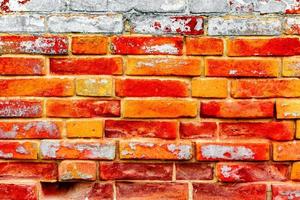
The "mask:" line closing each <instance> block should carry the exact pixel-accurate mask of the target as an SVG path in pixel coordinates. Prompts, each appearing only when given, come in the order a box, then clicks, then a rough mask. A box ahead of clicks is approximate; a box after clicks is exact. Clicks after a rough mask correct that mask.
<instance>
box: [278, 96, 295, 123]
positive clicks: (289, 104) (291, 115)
mask: <svg viewBox="0 0 300 200" xmlns="http://www.w3.org/2000/svg"><path fill="white" fill-rule="evenodd" d="M276 113H277V118H278V119H297V118H299V117H300V101H299V100H297V99H277V100H276Z"/></svg>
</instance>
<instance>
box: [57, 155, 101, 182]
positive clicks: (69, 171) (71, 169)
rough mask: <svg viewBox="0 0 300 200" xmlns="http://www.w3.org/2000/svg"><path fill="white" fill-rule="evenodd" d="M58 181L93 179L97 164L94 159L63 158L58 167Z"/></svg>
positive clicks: (94, 178)
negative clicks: (76, 159) (75, 159)
mask: <svg viewBox="0 0 300 200" xmlns="http://www.w3.org/2000/svg"><path fill="white" fill-rule="evenodd" d="M58 172H59V180H60V181H75V180H77V181H78V180H79V181H95V180H96V173H97V164H96V162H94V161H74V160H71V161H70V160H64V161H62V162H61V163H60V164H59V167H58Z"/></svg>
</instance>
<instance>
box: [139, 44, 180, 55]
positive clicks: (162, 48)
mask: <svg viewBox="0 0 300 200" xmlns="http://www.w3.org/2000/svg"><path fill="white" fill-rule="evenodd" d="M142 49H144V50H145V51H146V53H165V54H178V52H179V50H178V49H177V48H176V47H175V45H174V44H163V45H154V46H145V47H143V48H142Z"/></svg>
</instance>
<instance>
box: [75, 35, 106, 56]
mask: <svg viewBox="0 0 300 200" xmlns="http://www.w3.org/2000/svg"><path fill="white" fill-rule="evenodd" d="M107 50H108V38H107V37H104V36H74V37H72V53H73V54H78V55H81V54H91V55H97V54H106V53H107Z"/></svg>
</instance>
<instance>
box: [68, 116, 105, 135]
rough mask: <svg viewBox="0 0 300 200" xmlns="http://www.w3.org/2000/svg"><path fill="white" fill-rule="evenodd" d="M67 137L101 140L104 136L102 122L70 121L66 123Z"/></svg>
mask: <svg viewBox="0 0 300 200" xmlns="http://www.w3.org/2000/svg"><path fill="white" fill-rule="evenodd" d="M66 132H67V136H68V137H70V138H78V137H79V138H89V137H95V138H101V137H102V135H103V121H102V120H91V119H89V120H68V121H67V122H66Z"/></svg>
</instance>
